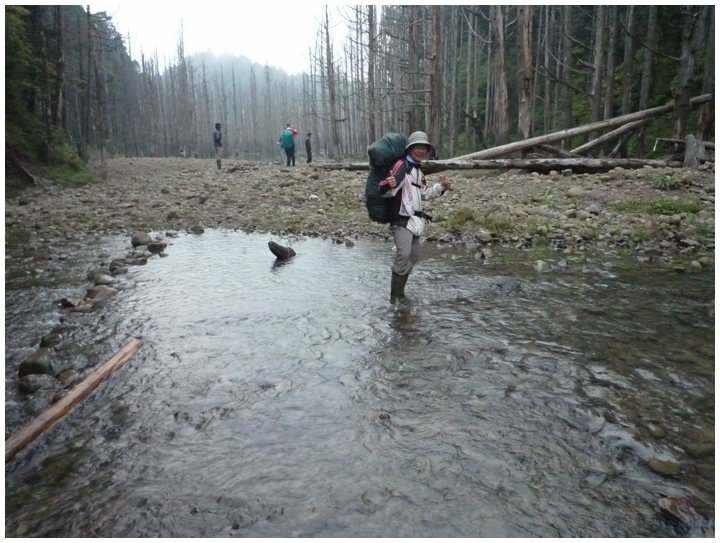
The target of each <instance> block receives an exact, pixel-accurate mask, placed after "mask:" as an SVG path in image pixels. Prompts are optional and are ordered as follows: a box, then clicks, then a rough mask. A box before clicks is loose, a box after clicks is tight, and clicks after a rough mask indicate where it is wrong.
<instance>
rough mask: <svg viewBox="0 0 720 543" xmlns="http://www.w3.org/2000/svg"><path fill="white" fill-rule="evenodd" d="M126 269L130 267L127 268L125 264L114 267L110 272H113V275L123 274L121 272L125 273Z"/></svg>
mask: <svg viewBox="0 0 720 543" xmlns="http://www.w3.org/2000/svg"><path fill="white" fill-rule="evenodd" d="M128 270H130V268H128V267H127V266H121V267H118V268H115V269H114V270H113V271H112V274H113V276H115V275H123V274H125V273H127V272H128Z"/></svg>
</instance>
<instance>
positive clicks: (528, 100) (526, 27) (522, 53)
mask: <svg viewBox="0 0 720 543" xmlns="http://www.w3.org/2000/svg"><path fill="white" fill-rule="evenodd" d="M517 10H518V61H517V64H518V104H519V105H518V136H519V137H520V139H527V138H529V137H530V127H531V125H532V104H533V88H532V75H533V69H532V6H518V8H517ZM524 155H525V153H523V156H524Z"/></svg>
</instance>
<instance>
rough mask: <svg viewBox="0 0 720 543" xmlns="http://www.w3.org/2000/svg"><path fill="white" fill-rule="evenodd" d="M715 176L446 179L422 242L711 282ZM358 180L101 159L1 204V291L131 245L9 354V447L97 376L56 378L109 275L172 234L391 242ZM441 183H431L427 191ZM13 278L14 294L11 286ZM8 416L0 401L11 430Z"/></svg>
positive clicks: (708, 169)
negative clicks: (599, 259)
mask: <svg viewBox="0 0 720 543" xmlns="http://www.w3.org/2000/svg"><path fill="white" fill-rule="evenodd" d="M714 174H715V171H714V163H708V164H705V165H703V166H702V167H700V168H699V169H682V168H670V167H668V168H664V169H662V170H658V169H653V168H645V169H641V170H634V171H629V170H622V169H616V170H613V171H611V172H608V173H604V174H598V175H590V174H573V173H572V172H569V171H565V172H552V173H551V174H550V175H539V174H529V173H524V172H520V171H508V172H487V171H481V172H478V171H463V172H445V173H444V174H442V175H447V176H449V177H451V178H452V179H453V181H454V185H455V187H454V190H453V191H452V192H449V193H446V194H445V195H444V196H443V197H442V198H440V199H437V200H433V201H430V202H427V205H426V211H427V212H428V213H430V214H431V215H433V216H434V222H433V223H432V224H430V225H429V226H428V228H427V229H426V232H425V233H426V238H427V241H428V242H438V243H447V244H462V245H465V246H466V247H467V248H468V249H469V250H470V251H475V252H477V255H476V256H478V257H479V258H483V257H485V256H487V255H490V254H491V253H492V249H491V248H492V246H493V245H498V244H499V245H503V246H507V247H514V248H523V249H531V250H529V251H528V264H532V265H534V266H535V268H536V269H537V270H538V271H544V270H545V269H546V266H545V263H544V262H543V260H542V259H543V256H544V255H548V254H550V253H554V254H559V255H564V254H567V255H568V256H567V258H568V259H577V258H582V256H581V255H582V253H583V251H588V250H600V251H607V252H612V253H613V254H615V255H621V256H622V257H623V258H626V259H627V260H628V262H632V263H633V264H637V265H660V266H671V267H674V268H675V269H676V270H677V271H679V272H680V271H686V272H689V273H710V272H711V270H713V269H714V248H715V246H714V238H715V198H714V193H715V192H714V191H715V185H714ZM365 178H366V173H365V172H349V171H325V170H323V169H322V168H319V167H315V166H308V165H298V166H297V167H293V168H289V167H284V166H282V165H279V164H261V163H246V162H232V161H229V162H226V164H224V167H223V169H222V170H218V169H217V168H216V167H215V162H214V161H211V160H198V159H179V158H174V159H168V158H165V159H161V158H142V159H140V158H117V159H112V160H110V163H109V178H108V179H107V180H106V181H103V182H98V183H97V184H91V185H85V186H79V187H70V186H63V185H61V184H58V183H53V182H50V181H45V182H44V183H43V186H42V187H33V188H29V189H27V190H24V191H22V192H21V193H16V194H13V195H10V196H6V201H5V239H6V243H5V251H6V289H7V288H11V287H12V288H23V284H24V283H22V280H23V279H22V278H23V277H25V275H24V274H26V275H27V277H28V278H29V281H30V282H29V283H27V285H32V284H33V283H32V279H33V277H35V276H37V275H38V274H41V273H42V270H39V269H38V268H40V267H41V265H40V264H38V263H39V262H43V261H46V262H52V263H53V265H55V266H56V267H57V266H61V267H63V266H69V265H70V263H69V262H68V255H67V254H64V251H63V248H62V247H63V245H64V244H67V243H71V244H72V243H75V244H78V243H79V244H82V243H83V240H86V239H88V240H89V239H92V238H93V237H95V238H97V237H98V236H106V235H121V236H123V235H124V236H126V237H127V241H128V242H130V241H132V248H130V246H128V248H127V249H123V250H124V252H123V253H122V254H110V253H105V252H104V253H102V254H99V255H95V256H96V257H97V258H95V259H94V260H93V262H92V263H91V264H89V265H88V266H87V269H83V270H82V271H81V272H80V273H79V277H78V278H76V281H75V283H78V282H80V283H82V282H84V281H87V282H88V283H89V285H86V286H87V287H89V288H87V290H85V289H82V290H81V291H80V292H81V294H80V295H79V296H77V297H75V298H72V297H68V298H61V299H58V300H57V301H56V302H57V304H56V305H57V311H58V315H57V318H58V319H59V321H60V322H59V323H58V325H57V326H55V327H54V328H53V329H52V330H50V331H49V332H43V335H42V338H41V339H40V340H39V341H40V342H39V345H38V344H36V345H34V346H32V348H33V349H34V352H32V353H28V347H30V346H22V347H20V348H17V347H18V346H15V347H16V348H15V350H13V351H12V352H10V353H9V352H8V347H7V345H6V377H7V378H6V398H7V397H13V396H14V395H17V391H18V390H19V391H20V392H21V393H22V394H24V395H25V396H24V398H25V399H26V402H25V403H26V405H25V408H24V409H18V410H16V411H15V412H14V413H13V414H12V416H10V417H9V419H7V420H6V436H7V435H8V433H9V432H11V431H12V430H13V428H15V427H17V425H18V424H20V423H21V422H23V421H24V420H25V419H27V417H29V416H31V415H34V414H37V413H38V412H40V411H42V410H43V409H45V408H47V407H48V406H49V405H50V404H52V403H53V402H55V401H57V400H58V399H59V398H60V397H62V395H63V394H64V393H65V392H66V390H67V388H70V387H72V386H73V384H74V383H76V382H78V381H79V380H80V379H81V378H82V377H84V376H86V375H87V374H88V373H89V372H90V371H92V369H94V367H93V364H91V363H88V364H85V365H82V364H80V365H78V364H74V365H72V364H71V365H68V364H64V365H63V364H62V363H61V362H62V360H63V359H64V358H63V356H64V355H63V353H65V355H67V356H65V358H67V359H68V360H71V359H72V360H77V356H75V351H76V350H77V349H76V348H75V347H74V345H76V343H77V342H76V341H75V342H73V341H71V338H72V337H73V335H76V336H77V333H78V332H77V329H78V328H77V326H76V324H77V323H78V322H80V321H81V320H82V318H84V317H83V316H87V317H88V318H90V319H92V318H93V317H92V315H91V314H92V313H94V312H95V311H97V310H98V309H100V308H102V306H103V305H104V304H105V303H106V301H107V299H108V298H109V297H112V296H113V295H114V294H115V293H116V292H117V287H119V288H122V280H121V277H118V276H122V275H123V274H124V273H126V272H127V270H128V267H129V266H133V265H143V264H146V263H147V262H148V259H151V258H154V257H156V256H157V257H162V256H164V254H165V253H164V252H163V251H164V250H165V248H166V241H167V239H168V238H171V237H173V236H176V235H178V233H181V232H183V233H184V232H187V233H191V234H194V235H201V234H202V233H203V231H204V229H206V228H225V229H240V230H244V231H248V232H270V233H273V234H276V235H278V236H320V237H325V238H328V239H332V240H333V241H334V242H337V243H342V242H345V243H348V244H351V243H352V240H355V239H357V238H359V237H361V236H373V237H379V238H383V239H386V240H390V239H391V238H390V236H389V233H388V227H387V226H386V225H379V224H375V223H372V222H371V221H370V220H369V219H368V217H367V212H366V210H365V206H364V186H365ZM439 179H440V175H431V176H428V182H429V183H434V182H438V181H439ZM148 234H150V235H148ZM578 255H579V256H578ZM23 263H25V264H23ZM23 266H24V267H25V268H27V269H23ZM13 274H14V275H13ZM18 278H20V281H21V282H20V283H19V284H15V283H13V281H16V280H18ZM9 281H10V282H9ZM6 300H7V298H6ZM711 311H714V306H713V307H712V309H711ZM8 323H10V324H8ZM8 326H10V328H8ZM12 330H13V329H12V311H11V310H10V308H8V306H7V301H6V344H7V343H8V342H9V343H10V344H12V343H13V342H12V340H11V338H9V337H8V336H10V335H12V334H13V331H12ZM86 354H87V353H86ZM96 354H97V355H100V354H101V353H99V352H98V353H96ZM104 354H105V353H102V355H103V356H104ZM88 358H93V357H92V356H90V357H88V356H85V359H88ZM95 358H97V357H95ZM95 362H97V360H95ZM66 366H67V367H66ZM8 387H11V388H12V389H13V390H12V392H10V391H9V389H8ZM20 403H22V402H20ZM11 411H12V410H11ZM8 412H9V411H8V406H7V402H6V417H7V416H8Z"/></svg>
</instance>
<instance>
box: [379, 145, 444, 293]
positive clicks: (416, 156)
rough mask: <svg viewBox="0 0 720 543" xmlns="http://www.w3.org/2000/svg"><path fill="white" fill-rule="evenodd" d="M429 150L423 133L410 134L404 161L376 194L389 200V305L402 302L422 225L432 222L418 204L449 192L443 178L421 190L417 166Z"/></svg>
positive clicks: (423, 177) (416, 255)
mask: <svg viewBox="0 0 720 543" xmlns="http://www.w3.org/2000/svg"><path fill="white" fill-rule="evenodd" d="M430 149H431V145H430V142H429V141H428V137H427V135H426V134H425V132H413V133H412V134H410V137H408V140H407V144H406V145H405V157H404V158H403V160H402V161H401V163H399V164H397V165H396V167H394V168H393V169H392V171H391V172H390V175H388V177H386V178H385V179H384V180H383V181H381V182H380V185H379V191H380V194H382V195H383V196H384V197H385V198H392V201H391V202H390V205H389V211H388V212H389V219H390V232H392V235H393V240H394V241H395V247H396V249H397V255H396V257H395V261H394V262H393V265H392V280H391V282H390V302H391V303H392V304H393V305H397V304H398V303H399V302H400V300H401V299H402V298H405V283H407V280H408V275H410V272H411V271H412V269H413V267H414V266H415V263H416V262H417V260H418V257H419V256H420V236H421V235H422V233H423V230H424V229H425V223H426V222H429V221H431V220H432V217H430V215H428V214H426V213H423V212H422V203H421V201H422V200H430V199H432V198H437V197H438V196H442V195H443V194H444V193H445V191H448V190H452V181H450V179H448V178H447V177H443V178H442V180H441V182H440V183H437V184H435V185H433V186H432V187H427V186H425V183H424V181H425V176H424V175H423V173H422V171H420V163H421V162H422V161H423V160H425V159H426V158H427V156H428V153H430Z"/></svg>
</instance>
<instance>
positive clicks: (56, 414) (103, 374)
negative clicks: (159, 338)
mask: <svg viewBox="0 0 720 543" xmlns="http://www.w3.org/2000/svg"><path fill="white" fill-rule="evenodd" d="M141 346H142V341H140V340H139V339H135V338H133V339H131V340H130V341H128V342H127V343H126V344H125V346H124V347H123V348H122V349H120V350H119V351H118V352H117V353H115V355H114V356H113V357H112V358H111V359H110V360H108V361H107V362H105V364H103V365H102V366H100V367H99V368H98V369H96V370H95V371H94V372H92V373H91V374H90V375H89V376H88V377H87V378H86V379H85V380H84V381H82V382H81V383H80V384H79V385H77V386H76V387H75V388H73V389H72V390H71V391H70V392H69V393H68V395H67V396H65V397H64V398H62V399H61V400H60V401H58V402H57V403H56V404H54V405H53V406H51V407H49V408H48V409H46V410H45V411H44V412H43V413H41V414H40V415H39V416H38V417H37V418H35V419H34V420H32V421H31V422H30V423H29V424H28V425H27V426H24V427H23V428H21V429H20V430H18V431H17V432H16V433H14V434H13V435H11V436H10V437H9V438H8V439H7V440H6V441H5V463H6V464H7V463H8V462H9V461H10V460H12V459H13V458H14V457H15V455H16V454H17V453H18V452H20V451H21V450H23V449H24V448H25V447H27V446H28V445H29V444H30V443H32V442H33V441H34V440H35V439H37V438H38V437H39V436H40V435H42V434H43V433H44V432H45V431H46V430H48V429H49V428H51V427H52V426H54V425H55V423H57V422H58V421H59V420H60V419H61V418H62V417H64V416H65V415H67V414H68V413H69V412H70V410H71V409H72V408H73V407H75V405H77V404H78V402H80V400H82V399H83V398H85V397H86V396H87V395H88V394H90V393H91V392H92V391H93V390H95V389H96V388H97V387H98V385H99V384H100V383H101V382H103V381H104V380H105V379H107V378H108V377H109V376H110V375H112V374H113V373H114V372H115V371H116V370H117V369H118V368H119V367H120V366H122V365H123V364H124V363H125V362H127V361H128V360H129V359H130V357H131V356H132V355H134V354H135V353H136V352H137V350H138V349H139V348H140V347H141Z"/></svg>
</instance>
